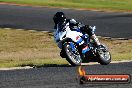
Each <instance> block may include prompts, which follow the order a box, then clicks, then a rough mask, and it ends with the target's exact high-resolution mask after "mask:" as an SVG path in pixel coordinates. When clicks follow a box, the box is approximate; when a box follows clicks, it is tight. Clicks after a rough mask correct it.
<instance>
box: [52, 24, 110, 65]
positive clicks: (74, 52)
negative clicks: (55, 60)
mask: <svg viewBox="0 0 132 88" xmlns="http://www.w3.org/2000/svg"><path fill="white" fill-rule="evenodd" d="M90 28H91V29H92V32H93V33H94V32H95V29H96V26H94V27H92V26H90ZM77 30H79V28H78V29H77ZM77 30H76V31H73V30H71V29H70V28H69V25H68V24H67V25H66V26H65V28H64V30H63V31H61V32H58V33H56V34H55V36H54V37H55V40H56V42H57V43H58V46H59V48H60V49H61V52H60V56H61V57H62V58H66V60H67V61H68V62H69V63H70V64H71V65H72V66H78V65H81V64H82V63H86V62H90V61H96V62H98V63H100V64H101V65H107V64H109V63H110V62H111V54H110V52H109V50H108V48H107V47H106V46H105V45H103V44H101V45H99V46H96V45H95V43H94V42H93V41H92V40H91V39H90V37H89V35H88V34H86V33H82V32H81V31H77ZM57 31H58V30H57ZM78 39H80V40H82V41H81V42H80V44H82V43H84V42H85V43H86V44H87V45H88V46H89V50H90V51H89V53H88V54H87V55H84V54H83V53H82V48H80V45H79V44H78V43H77V42H78Z"/></svg>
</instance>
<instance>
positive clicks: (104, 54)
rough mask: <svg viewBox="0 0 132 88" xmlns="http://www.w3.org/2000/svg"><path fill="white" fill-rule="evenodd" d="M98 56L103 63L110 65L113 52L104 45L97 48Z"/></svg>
mask: <svg viewBox="0 0 132 88" xmlns="http://www.w3.org/2000/svg"><path fill="white" fill-rule="evenodd" d="M97 56H98V61H99V63H100V64H101V65H108V64H109V63H110V62H111V54H110V52H109V51H108V49H107V48H106V47H105V46H104V45H101V46H100V47H99V48H98V49H97Z"/></svg>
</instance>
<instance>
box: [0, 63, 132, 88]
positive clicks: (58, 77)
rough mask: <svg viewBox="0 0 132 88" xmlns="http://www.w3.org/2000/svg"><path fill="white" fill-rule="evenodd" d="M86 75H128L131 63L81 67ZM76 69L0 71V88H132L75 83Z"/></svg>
mask: <svg viewBox="0 0 132 88" xmlns="http://www.w3.org/2000/svg"><path fill="white" fill-rule="evenodd" d="M83 68H84V69H85V70H86V72H87V74H130V75H132V62H127V63H120V64H109V65H107V66H103V65H90V66H85V67H83ZM77 77H78V73H77V67H68V66H58V67H41V68H33V69H28V70H10V71H0V88H132V82H131V83H129V84H114V83H112V84H103V83H102V84H83V85H80V84H79V82H78V81H77Z"/></svg>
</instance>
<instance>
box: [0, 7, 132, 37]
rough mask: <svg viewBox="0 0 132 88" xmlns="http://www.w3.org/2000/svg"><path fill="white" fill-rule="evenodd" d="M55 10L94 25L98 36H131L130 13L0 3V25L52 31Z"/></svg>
mask: <svg viewBox="0 0 132 88" xmlns="http://www.w3.org/2000/svg"><path fill="white" fill-rule="evenodd" d="M57 11H63V12H65V14H66V15H67V17H68V18H74V19H76V20H77V21H79V22H82V23H84V24H89V25H96V26H97V30H96V34H97V35H99V36H105V37H116V38H132V13H120V12H118V13H116V12H115V13H114V12H113V13H112V12H97V11H81V10H73V9H59V8H46V7H31V6H13V5H0V27H3V28H17V29H29V30H31V29H33V30H38V31H53V26H54V23H53V20H52V17H53V15H54V14H55V13H56V12H57Z"/></svg>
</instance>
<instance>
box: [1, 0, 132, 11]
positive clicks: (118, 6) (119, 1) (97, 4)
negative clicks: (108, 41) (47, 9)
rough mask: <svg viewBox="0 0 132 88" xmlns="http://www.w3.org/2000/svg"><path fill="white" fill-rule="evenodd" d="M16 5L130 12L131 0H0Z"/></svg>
mask: <svg viewBox="0 0 132 88" xmlns="http://www.w3.org/2000/svg"><path fill="white" fill-rule="evenodd" d="M0 2H11V3H12V2H13V3H17V4H30V5H36V6H51V7H65V8H83V9H98V10H117V11H131V10H132V0H0Z"/></svg>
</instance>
